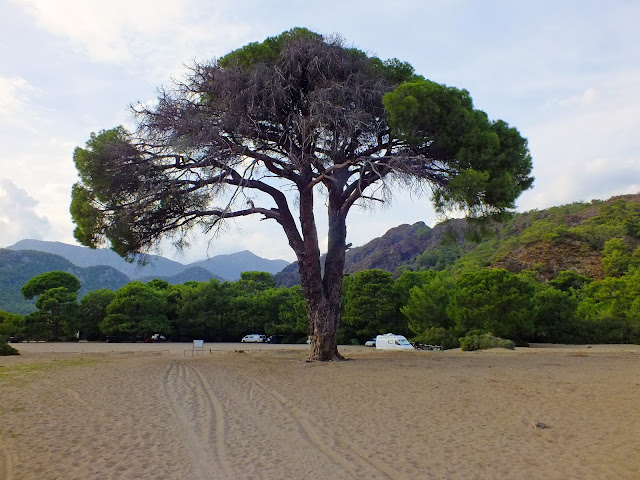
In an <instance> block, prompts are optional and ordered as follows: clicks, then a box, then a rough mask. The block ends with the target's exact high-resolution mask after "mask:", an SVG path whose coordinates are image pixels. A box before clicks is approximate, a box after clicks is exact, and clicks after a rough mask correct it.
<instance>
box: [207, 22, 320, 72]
mask: <svg viewBox="0 0 640 480" xmlns="http://www.w3.org/2000/svg"><path fill="white" fill-rule="evenodd" d="M301 39H322V35H319V34H317V33H314V32H312V31H311V30H308V29H306V28H301V27H296V28H292V29H291V30H287V31H286V32H283V33H281V34H280V35H276V36H274V37H269V38H267V39H266V40H265V41H264V42H252V43H249V44H247V45H245V46H244V47H242V48H239V49H237V50H234V51H233V52H231V53H228V54H227V55H225V56H224V57H221V58H220V59H218V65H219V66H221V67H222V68H232V67H239V68H250V67H254V66H255V65H256V64H259V63H267V64H271V63H274V62H275V61H276V60H277V58H278V56H279V54H280V52H281V51H282V49H283V47H284V46H285V45H286V44H287V43H288V42H291V41H295V40H301Z"/></svg>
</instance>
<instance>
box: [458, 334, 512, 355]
mask: <svg viewBox="0 0 640 480" xmlns="http://www.w3.org/2000/svg"><path fill="white" fill-rule="evenodd" d="M460 348H461V349H462V351H463V352H472V351H474V350H485V349H487V348H508V349H510V350H515V344H514V343H513V342H512V341H511V340H505V339H504V338H499V337H494V336H493V335H491V334H490V333H484V334H482V335H475V334H472V335H467V336H466V337H462V338H461V339H460Z"/></svg>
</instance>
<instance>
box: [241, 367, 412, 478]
mask: <svg viewBox="0 0 640 480" xmlns="http://www.w3.org/2000/svg"><path fill="white" fill-rule="evenodd" d="M235 370H236V371H237V372H238V374H240V375H242V376H243V377H245V378H247V379H248V380H249V381H250V382H252V383H253V384H254V385H256V386H257V387H258V388H260V389H261V390H262V391H264V392H265V393H266V394H268V395H270V396H271V397H272V398H274V399H275V400H276V401H277V402H278V403H279V404H280V405H281V406H282V407H283V408H284V410H285V411H286V412H288V414H289V415H290V416H291V417H292V418H293V420H294V421H295V422H296V423H297V424H298V425H299V427H300V429H301V430H302V432H304V436H305V437H306V438H307V439H308V441H309V442H311V443H313V444H314V445H315V446H316V447H317V448H318V449H319V450H320V451H321V452H322V453H324V454H325V455H326V456H327V457H328V458H330V459H331V460H332V461H333V462H335V463H336V464H337V465H339V466H340V467H341V468H342V469H343V470H344V471H346V472H348V473H349V474H350V475H351V476H353V477H354V478H360V477H362V474H363V472H366V473H367V475H368V476H370V477H372V478H389V479H391V480H401V479H403V478H405V477H403V476H402V475H399V474H398V472H397V471H396V470H395V469H394V468H393V467H392V466H389V465H386V464H385V463H383V462H381V461H379V460H378V459H376V458H375V457H373V456H371V455H369V454H368V453H367V452H366V451H365V450H364V449H362V448H360V447H358V446H357V445H356V444H355V442H349V441H345V440H342V439H339V438H337V437H336V436H335V435H332V434H331V433H330V432H328V431H327V430H326V429H324V428H322V427H321V426H319V425H318V422H317V421H315V419H314V418H313V417H312V416H311V415H309V414H308V413H307V412H305V411H304V410H302V409H301V408H299V407H298V406H297V405H296V404H295V402H293V401H291V400H289V399H288V398H286V397H285V396H284V395H282V394H281V393H280V392H278V391H277V390H275V389H273V388H271V387H269V386H268V385H267V384H265V383H264V382H262V381H260V380H258V379H257V378H255V377H253V376H251V375H249V374H248V373H246V372H243V371H241V370H238V369H235Z"/></svg>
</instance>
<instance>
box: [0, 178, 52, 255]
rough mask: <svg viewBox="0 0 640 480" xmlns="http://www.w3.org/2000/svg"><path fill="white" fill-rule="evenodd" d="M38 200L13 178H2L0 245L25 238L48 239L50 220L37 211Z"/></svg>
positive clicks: (0, 190)
mask: <svg viewBox="0 0 640 480" xmlns="http://www.w3.org/2000/svg"><path fill="white" fill-rule="evenodd" d="M37 206H38V202H37V200H36V199H34V198H33V197H31V196H30V195H29V194H28V193H27V191H26V190H24V189H22V188H20V187H18V186H17V185H16V184H14V183H13V182H12V181H11V180H8V179H2V180H0V245H3V246H9V245H12V244H13V243H16V242H17V241H19V240H22V239H25V238H35V239H46V237H47V235H48V233H49V230H50V224H49V221H48V220H47V219H46V218H45V217H44V216H41V215H39V214H38V213H37V212H36V207H37Z"/></svg>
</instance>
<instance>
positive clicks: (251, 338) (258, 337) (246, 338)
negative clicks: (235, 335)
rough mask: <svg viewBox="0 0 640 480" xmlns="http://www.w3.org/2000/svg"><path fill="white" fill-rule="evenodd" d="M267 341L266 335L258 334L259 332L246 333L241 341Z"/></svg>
mask: <svg viewBox="0 0 640 480" xmlns="http://www.w3.org/2000/svg"><path fill="white" fill-rule="evenodd" d="M266 341H267V336H266V335H258V334H257V333H253V334H251V335H245V336H244V337H242V340H240V342H242V343H264V342H266Z"/></svg>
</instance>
